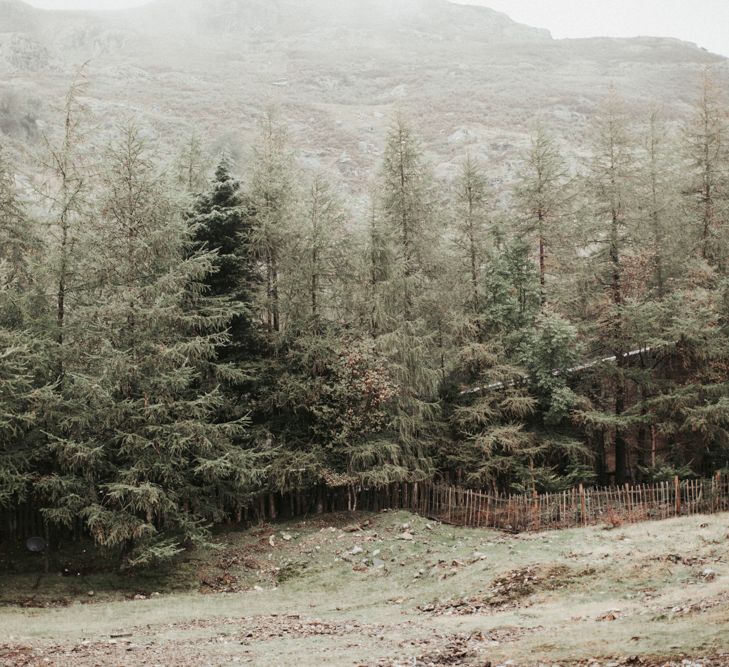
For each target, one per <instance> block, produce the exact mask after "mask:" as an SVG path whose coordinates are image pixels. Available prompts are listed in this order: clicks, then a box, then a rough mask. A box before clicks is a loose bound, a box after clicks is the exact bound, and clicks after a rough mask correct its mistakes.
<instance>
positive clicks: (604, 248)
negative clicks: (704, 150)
mask: <svg viewBox="0 0 729 667" xmlns="http://www.w3.org/2000/svg"><path fill="white" fill-rule="evenodd" d="M588 180H589V188H590V195H591V207H592V214H593V216H594V221H595V224H594V226H592V227H591V228H590V232H592V235H593V236H592V238H591V239H590V241H591V243H592V244H593V247H594V248H595V249H596V252H595V253H593V254H592V255H591V257H590V262H591V265H592V268H593V270H594V271H595V276H596V280H597V283H596V284H597V287H598V291H597V294H596V299H597V300H596V302H595V308H597V309H598V310H599V311H601V315H600V316H599V318H598V320H597V324H598V327H599V329H598V330H596V331H595V336H596V343H597V344H598V345H599V346H600V347H598V349H600V350H604V351H606V352H609V353H611V354H612V355H613V356H614V358H615V363H614V364H612V363H608V364H606V365H605V366H604V367H602V368H601V369H600V372H602V373H604V377H605V379H606V380H608V381H609V383H610V385H611V397H612V399H611V400H612V403H611V407H610V409H609V412H611V413H612V414H611V416H610V417H606V415H605V414H604V413H603V414H601V415H597V414H596V415H593V416H594V417H595V419H596V420H597V421H599V422H601V423H602V424H604V425H606V426H609V430H610V431H611V432H612V434H613V438H614V453H615V481H616V482H617V483H618V484H623V483H624V482H625V481H626V480H627V475H628V451H627V446H628V443H627V439H626V428H627V423H626V417H625V414H624V413H625V410H626V408H627V390H628V388H627V382H628V379H627V377H626V372H627V362H628V358H627V356H626V355H627V353H628V352H629V351H630V349H629V348H630V339H629V331H628V326H627V322H626V293H625V287H626V285H625V282H626V271H625V269H626V255H627V254H628V250H629V248H630V245H631V243H632V238H633V237H632V234H633V229H634V227H633V222H634V215H635V213H634V207H635V185H636V183H635V146H634V144H633V139H632V136H631V134H630V131H629V127H628V122H627V113H626V111H625V106H624V103H623V101H622V100H621V99H620V98H619V97H618V96H617V94H616V93H614V92H612V93H611V95H610V96H609V97H608V99H607V100H606V101H605V103H604V106H603V108H602V109H601V111H600V113H599V114H598V115H597V116H596V119H595V126H594V130H593V153H592V158H591V164H590V172H589V176H588ZM583 419H586V420H587V422H589V420H590V418H589V417H588V416H587V415H583Z"/></svg>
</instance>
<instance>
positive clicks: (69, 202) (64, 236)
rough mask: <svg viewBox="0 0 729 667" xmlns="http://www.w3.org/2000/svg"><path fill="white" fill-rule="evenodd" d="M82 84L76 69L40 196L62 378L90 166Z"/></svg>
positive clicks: (80, 275) (80, 273)
mask: <svg viewBox="0 0 729 667" xmlns="http://www.w3.org/2000/svg"><path fill="white" fill-rule="evenodd" d="M86 86H87V82H86V78H85V72H84V69H83V68H82V69H81V70H80V71H79V73H78V75H77V77H76V78H75V79H74V81H73V83H72V84H71V86H70V88H69V90H68V92H67V94H66V97H65V100H64V108H63V133H62V136H61V138H60V140H59V141H58V142H55V143H54V142H53V141H52V140H50V139H49V138H46V141H45V143H46V154H47V156H46V158H45V160H44V167H45V170H46V173H47V181H46V184H45V188H44V197H45V199H46V201H47V203H48V206H49V209H50V212H49V216H48V226H49V234H48V235H49V236H50V238H51V239H52V241H51V243H50V245H49V253H50V262H49V264H48V267H47V269H46V270H47V271H49V272H50V274H51V280H52V282H53V287H52V290H53V300H54V305H53V309H54V311H55V315H54V320H55V323H54V326H53V334H52V335H53V338H54V340H55V342H56V346H57V350H56V361H55V366H56V371H57V373H58V376H59V378H61V379H62V378H63V376H64V367H65V362H66V356H67V355H68V354H69V353H70V349H71V346H69V345H67V344H66V343H67V342H68V341H67V309H68V307H69V303H68V301H69V299H70V298H71V297H72V296H73V295H74V294H75V293H76V292H77V291H78V290H79V289H83V283H84V281H85V277H84V269H83V267H82V264H83V259H82V258H81V257H80V256H79V254H78V241H79V238H80V234H81V231H80V230H81V226H82V225H83V223H84V221H85V219H86V218H87V217H88V206H89V202H88V197H89V188H88V185H89V180H90V179H91V178H92V177H93V175H94V171H95V166H94V165H93V164H92V162H91V161H90V160H89V158H88V151H87V148H86V147H85V146H84V122H85V119H86V109H85V107H84V106H83V103H82V97H83V95H84V92H85V90H86Z"/></svg>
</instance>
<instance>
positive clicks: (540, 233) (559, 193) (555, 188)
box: [517, 123, 568, 306]
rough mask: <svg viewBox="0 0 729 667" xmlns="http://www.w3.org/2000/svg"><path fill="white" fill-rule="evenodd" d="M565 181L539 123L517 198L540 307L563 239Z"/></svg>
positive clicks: (553, 148)
mask: <svg viewBox="0 0 729 667" xmlns="http://www.w3.org/2000/svg"><path fill="white" fill-rule="evenodd" d="M567 180H568V172H567V167H566V165H565V163H564V160H563V159H562V156H561V154H560V152H559V149H558V147H557V145H556V142H555V140H554V139H553V138H552V137H551V136H550V134H549V133H548V132H547V130H546V129H545V127H544V126H543V125H542V124H541V123H540V124H538V125H537V127H536V129H535V130H534V132H533V134H532V137H531V146H530V149H529V152H528V154H527V156H526V159H525V163H524V165H523V168H522V172H521V174H520V183H519V187H518V190H517V197H518V200H519V203H520V205H521V208H522V209H523V213H524V215H525V225H524V229H523V233H524V234H525V235H526V237H527V238H529V239H530V240H532V239H533V242H534V245H535V248H536V256H537V258H538V259H537V264H538V267H539V283H540V286H541V296H540V298H541V302H542V306H544V305H546V303H547V301H548V294H547V275H548V273H549V265H550V260H551V258H550V255H552V254H553V253H554V251H555V250H557V248H558V247H559V246H560V242H561V240H562V238H563V237H564V229H563V227H564V226H563V225H562V224H560V223H561V221H560V216H561V215H562V214H563V213H564V208H565V204H566V199H567V195H566V184H567Z"/></svg>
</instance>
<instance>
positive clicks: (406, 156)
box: [378, 116, 439, 475]
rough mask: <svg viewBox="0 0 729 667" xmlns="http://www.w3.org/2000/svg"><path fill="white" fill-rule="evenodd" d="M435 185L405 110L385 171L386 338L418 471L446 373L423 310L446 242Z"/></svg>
mask: <svg viewBox="0 0 729 667" xmlns="http://www.w3.org/2000/svg"><path fill="white" fill-rule="evenodd" d="M433 187H434V186H433V182H432V177H431V175H430V170H429V167H428V165H427V163H426V162H425V160H424V157H423V154H422V151H421V148H420V145H419V141H418V139H417V137H416V135H415V133H414V131H413V130H412V128H411V127H410V126H409V125H408V124H407V123H406V122H405V121H404V119H403V118H402V117H400V116H398V117H397V118H396V120H395V122H394V123H393V125H392V127H391V128H390V131H389V133H388V136H387V140H386V144H385V154H384V160H383V166H382V175H381V192H382V201H381V207H380V212H381V215H382V230H383V232H384V234H385V235H386V238H387V240H388V243H389V246H390V249H391V251H390V252H391V265H390V268H389V272H388V277H387V282H386V285H385V289H384V290H383V291H382V294H383V295H384V299H385V301H384V303H385V304H386V306H385V310H384V332H383V334H382V335H381V336H380V337H379V338H378V344H379V345H380V347H381V349H382V350H383V351H384V353H385V354H386V355H387V356H388V358H389V362H390V372H391V373H392V375H393V379H394V382H395V385H396V386H397V388H398V395H397V409H396V411H395V415H394V418H393V426H394V429H395V432H396V433H397V435H398V439H399V442H400V444H401V446H402V447H403V448H404V451H405V452H407V458H409V459H410V461H411V466H412V468H413V472H414V474H416V475H423V474H426V473H427V472H428V471H429V468H430V466H429V463H428V457H427V455H426V451H425V446H424V443H425V440H426V439H427V433H428V429H429V425H430V423H431V422H432V420H433V418H434V416H435V414H436V399H435V392H436V388H437V383H438V380H439V373H438V368H437V366H438V364H437V358H436V357H435V355H434V342H435V341H434V340H433V334H432V332H431V331H429V330H428V327H427V326H426V320H425V312H424V309H423V297H424V296H425V295H427V293H428V290H430V289H431V286H432V283H433V275H432V272H433V268H434V253H435V252H436V251H437V248H438V241H439V239H438V238H437V234H436V232H435V220H436V217H435V216H436V204H435V201H436V200H435V196H434V192H433Z"/></svg>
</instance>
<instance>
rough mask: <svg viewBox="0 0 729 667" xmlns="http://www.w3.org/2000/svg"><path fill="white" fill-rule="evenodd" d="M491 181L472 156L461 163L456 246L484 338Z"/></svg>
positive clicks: (471, 309) (478, 333) (473, 313)
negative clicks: (482, 315)
mask: <svg viewBox="0 0 729 667" xmlns="http://www.w3.org/2000/svg"><path fill="white" fill-rule="evenodd" d="M490 199H491V193H490V191H489V185H488V180H487V178H486V175H485V173H484V170H483V167H482V165H481V164H480V163H479V162H478V161H477V160H475V159H474V158H472V157H471V156H470V155H469V156H468V157H467V158H466V160H465V161H464V163H463V164H462V166H461V173H460V174H459V177H458V179H457V181H456V192H455V206H456V216H457V217H456V224H455V230H454V231H455V240H454V241H455V246H456V252H457V261H459V264H460V265H461V266H463V268H464V271H463V273H464V277H467V280H466V281H465V282H466V284H468V286H469V289H468V297H467V300H466V310H467V312H469V313H470V314H471V320H472V322H471V324H472V326H474V327H475V328H476V338H479V339H480V338H481V323H480V322H479V317H480V316H481V313H482V308H483V271H484V264H485V262H486V257H487V251H488V231H489V230H488V225H489V214H490V210H489V207H490V204H491V202H490Z"/></svg>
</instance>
